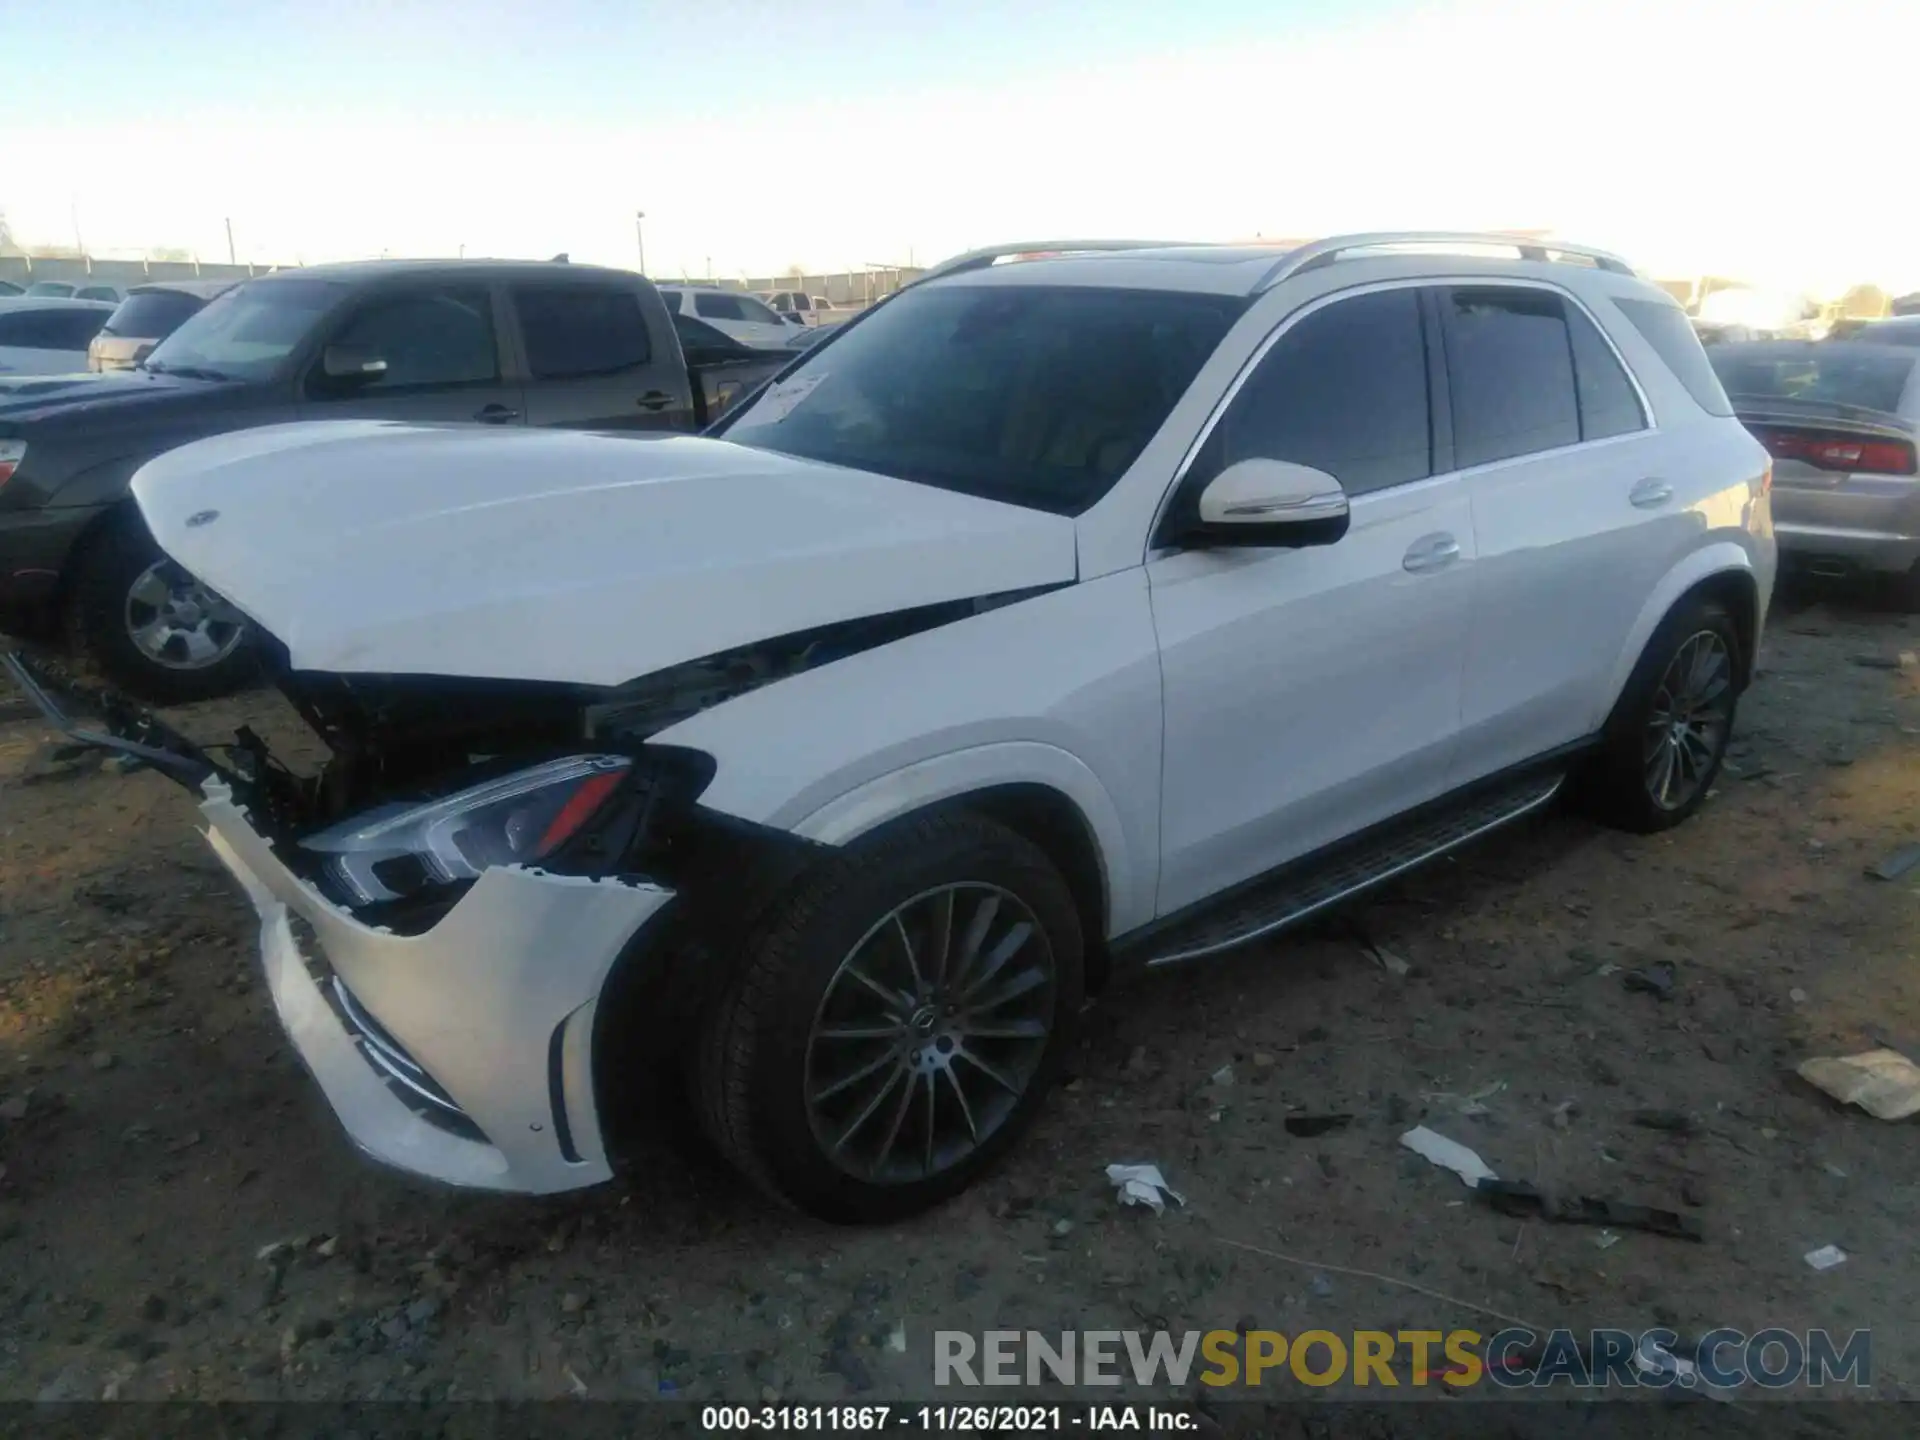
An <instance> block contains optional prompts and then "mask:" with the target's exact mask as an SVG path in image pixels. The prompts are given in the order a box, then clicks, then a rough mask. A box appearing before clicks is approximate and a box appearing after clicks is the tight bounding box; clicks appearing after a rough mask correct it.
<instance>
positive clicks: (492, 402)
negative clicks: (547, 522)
mask: <svg viewBox="0 0 1920 1440" xmlns="http://www.w3.org/2000/svg"><path fill="white" fill-rule="evenodd" d="M496 300H497V296H496V294H495V287H493V286H492V285H489V284H486V283H484V282H474V281H467V280H448V281H444V282H435V281H419V282H410V283H406V284H402V285H386V286H382V287H381V288H379V289H378V290H375V291H372V292H371V293H369V294H368V295H367V296H366V297H365V298H363V299H361V300H359V301H357V302H351V303H349V304H348V305H347V306H346V307H345V309H344V310H343V311H342V312H341V314H340V315H339V316H337V317H336V318H335V320H334V322H333V325H332V328H331V330H330V332H329V333H328V334H327V335H326V336H325V337H324V340H323V343H322V345H321V347H320V350H319V352H318V353H317V354H315V356H314V357H313V359H312V361H311V362H310V363H309V365H308V368H307V373H306V376H305V378H304V380H303V381H302V385H301V396H302V400H303V402H304V405H305V407H306V408H307V410H308V412H309V415H310V417H311V418H312V419H316V420H320V419H335V418H342V419H344V418H359V417H363V416H365V417H372V418H376V419H394V420H442V421H445V420H478V421H481V422H483V423H486V424H492V425H512V424H519V423H521V422H522V411H523V410H524V408H525V406H524V403H523V400H522V397H521V393H520V385H519V383H518V382H517V381H514V380H511V379H509V378H508V373H509V372H508V368H507V366H506V364H505V355H504V352H503V350H502V346H501V339H500V337H501V326H500V324H499V315H498V314H497V311H496ZM329 348H332V349H337V350H339V351H341V352H352V353H355V354H357V355H359V356H361V357H363V358H365V359H367V360H370V361H373V360H377V361H380V362H382V363H383V364H384V365H385V369H384V370H383V371H381V372H379V373H377V374H371V375H368V376H366V377H365V378H361V379H340V378H336V377H333V376H329V375H328V374H327V373H326V370H325V356H326V351H327V350H328V349H329Z"/></svg>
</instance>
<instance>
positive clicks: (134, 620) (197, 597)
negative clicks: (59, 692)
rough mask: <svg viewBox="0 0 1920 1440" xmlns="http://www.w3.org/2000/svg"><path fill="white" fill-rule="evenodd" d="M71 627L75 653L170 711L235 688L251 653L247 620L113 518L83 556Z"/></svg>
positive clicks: (250, 667) (133, 521)
mask: <svg viewBox="0 0 1920 1440" xmlns="http://www.w3.org/2000/svg"><path fill="white" fill-rule="evenodd" d="M69 621H70V624H71V628H72V631H73V637H74V640H75V642H76V644H77V645H78V647H79V649H80V650H81V651H82V652H84V654H85V655H86V657H87V658H88V659H89V660H91V661H92V662H93V663H94V664H95V665H97V666H98V667H99V668H100V671H101V673H102V674H104V675H105V676H106V677H107V678H108V679H109V680H111V681H113V682H114V683H115V684H116V685H118V686H120V687H121V688H122V689H124V690H126V691H127V692H129V693H130V694H132V695H136V696H138V697H139V698H140V699H142V700H148V701H151V702H153V703H154V704H157V705H176V704H181V703H184V702H187V701H192V700H211V699H213V698H215V697H216V696H220V695H226V694H230V693H232V692H233V691H235V690H237V689H239V688H240V687H241V686H242V685H243V684H244V683H246V681H247V680H248V679H249V678H250V677H251V676H252V675H253V673H254V669H255V657H254V653H253V645H252V639H253V637H252V633H251V628H250V627H249V625H248V624H247V621H246V618H245V617H244V616H243V615H241V614H240V612H239V611H237V610H235V609H234V608H233V607H232V606H230V605H228V604H227V602H226V601H224V600H222V599H221V598H220V597H219V596H218V595H216V594H214V593H213V592H212V591H211V590H209V589H207V588H206V586H204V585H202V584H201V583H200V582H199V581H197V580H195V579H194V578H193V577H192V576H191V575H189V574H188V573H187V572H186V571H185V570H183V569H181V568H180V566H179V565H178V564H177V563H175V562H174V561H173V560H172V559H170V558H169V557H168V556H167V555H166V554H164V553H163V552H162V551H161V549H160V547H159V546H158V545H156V544H154V543H153V539H152V537H150V536H149V535H148V534H147V531H146V527H145V526H143V525H142V524H141V523H140V521H139V518H138V517H137V516H134V515H131V514H127V515H119V516H115V517H114V518H113V519H111V520H109V521H108V524H107V528H106V529H105V530H104V531H103V532H102V533H101V534H99V535H98V536H96V537H95V538H94V539H93V541H92V543H91V544H89V545H88V546H87V548H86V550H85V551H84V552H83V553H82V554H81V556H80V559H79V564H78V567H77V569H76V571H75V574H74V583H73V596H72V605H71V610H70V613H69Z"/></svg>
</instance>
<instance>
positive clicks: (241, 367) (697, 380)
mask: <svg viewBox="0 0 1920 1440" xmlns="http://www.w3.org/2000/svg"><path fill="white" fill-rule="evenodd" d="M80 303H81V302H76V301H31V300H24V299H22V300H17V301H12V302H0V306H3V305H7V304H12V305H17V306H25V307H34V306H41V305H54V306H63V307H76V306H78V305H79V304H80ZM36 313H37V312H36ZM61 313H62V314H63V315H68V316H70V315H71V313H72V312H71V311H70V310H69V311H62V312H61ZM108 313H111V314H112V317H113V318H112V319H111V320H110V321H107V323H106V328H105V331H104V332H102V334H103V336H104V344H101V345H100V347H99V350H98V351H97V352H96V353H97V354H98V358H99V368H101V369H103V370H106V371H108V372H109V373H105V374H98V375H73V374H71V373H68V374H67V375H66V377H65V378H43V379H19V380H12V381H8V380H5V379H3V378H0V628H5V629H7V630H9V631H11V632H12V633H15V634H26V635H29V636H43V637H44V636H52V635H54V634H57V633H59V632H61V631H63V630H64V631H65V632H67V633H68V634H69V635H71V636H73V637H75V638H77V639H78V641H79V642H80V644H81V645H82V647H83V648H84V649H85V651H86V652H87V653H88V654H89V655H90V656H91V658H92V659H93V660H94V661H95V662H96V663H97V664H98V665H99V666H100V667H101V669H102V670H103V671H105V673H107V674H108V675H109V676H111V677H112V678H113V679H114V680H115V681H116V682H117V683H118V684H120V685H122V686H124V687H125V688H126V689H128V690H129V691H131V692H133V693H134V694H136V695H139V696H141V697H143V698H146V699H150V700H157V701H179V700H188V699H195V698H201V697H205V696H210V695H215V694H220V693H223V692H225V691H227V690H229V689H231V688H233V687H234V686H235V685H236V684H238V683H240V681H241V680H242V679H243V678H244V677H245V676H247V675H248V674H250V673H252V670H253V667H254V664H255V656H254V654H253V651H252V647H251V645H250V643H249V626H248V625H247V622H246V618H245V616H244V615H243V614H241V613H240V612H238V611H236V610H234V609H233V607H232V606H230V605H228V604H227V603H226V602H225V601H224V600H223V599H222V597H221V596H220V595H219V594H217V593H216V592H214V591H209V590H208V589H206V588H205V587H204V586H203V585H202V584H200V583H199V581H197V580H196V579H195V578H194V577H193V576H191V575H190V574H188V573H187V572H186V571H184V570H183V569H182V568H181V567H180V566H179V565H178V564H176V563H175V562H174V561H173V560H172V559H170V558H169V557H167V556H165V555H163V554H162V553H161V552H160V551H159V550H158V549H156V547H155V545H154V542H153V540H152V537H151V536H150V535H149V533H148V531H147V529H146V527H145V525H144V524H143V523H142V522H141V521H140V518H139V516H138V514H137V513H136V511H135V510H134V507H133V506H132V504H131V503H130V501H129V499H128V489H127V487H128V483H129V481H130V480H131V478H132V476H133V475H134V474H135V472H137V471H138V470H139V469H140V467H141V466H142V465H144V464H146V463H147V462H148V461H150V460H152V459H153V458H154V457H155V456H156V455H158V454H160V453H162V452H164V451H166V450H169V449H171V448H173V447H175V446H178V445H182V444H185V443H187V442H189V441H192V440H196V439H199V438H201V437H203V436H207V435H213V434H218V433H221V432H224V431H229V430H236V429H243V428H253V427H257V426H263V425H272V424H277V423H281V422H286V421H295V420H303V419H322V418H325V419H344V418H356V419H382V420H388V419H400V420H426V421H435V422H445V421H477V422H480V423H483V424H486V425H493V426H508V427H513V426H522V425H532V426H549V427H560V428H569V429H596V430H608V431H616V432H634V433H645V432H656V431H657V432H671V431H679V432H686V431H692V430H695V429H698V428H700V427H701V426H703V425H705V424H706V423H708V422H709V421H711V420H712V419H714V418H715V417H716V416H717V415H718V414H719V413H720V412H721V411H723V410H724V409H725V408H726V406H727V405H728V404H730V403H731V402H732V401H733V400H734V399H736V398H738V397H739V396H740V395H741V394H743V393H745V392H746V391H748V390H750V389H752V388H753V387H755V386H757V385H758V384H759V383H761V382H762V381H763V380H765V379H766V378H767V377H768V376H770V375H772V374H773V373H774V372H775V371H777V370H779V369H780V368H781V367H782V366H784V365H785V364H787V363H788V362H789V361H790V360H791V359H792V358H793V352H792V351H790V350H788V349H786V348H784V347H783V348H780V349H776V350H771V351H769V350H756V349H754V348H752V347H751V346H750V345H748V344H743V343H742V342H741V341H739V340H738V339H735V338H733V337H732V336H729V335H727V334H725V333H722V331H721V330H720V329H719V328H718V327H717V325H714V324H710V323H709V322H706V321H704V320H701V319H699V318H696V317H695V316H693V315H689V314H685V313H677V314H676V313H670V312H669V309H668V306H667V304H666V303H665V302H664V300H663V297H662V292H660V291H658V290H656V289H655V288H654V287H653V286H652V285H651V284H649V283H648V282H647V281H646V280H644V279H642V278H641V277H639V276H637V275H634V274H632V273H630V272H625V271H618V270H601V269H596V268H593V267H589V266H579V265H570V264H554V263H520V264H512V263H494V262H483V261H456V262H411V261H395V262H367V263H361V264H349V265H339V266H318V267H312V268H308V269H304V270H300V271H297V272H289V273H285V274H278V275H272V276H265V277H262V278H259V279H256V280H252V281H249V282H247V283H246V284H243V285H239V286H236V287H232V288H217V289H214V290H201V291H197V292H196V291H186V290H182V289H181V288H180V287H178V286H172V285H169V286H164V287H153V288H151V289H146V288H143V290H142V291H141V292H140V293H136V294H134V295H132V296H130V297H129V298H128V300H127V302H126V303H125V305H123V306H122V307H121V308H120V310H118V311H114V310H112V308H111V307H108V306H98V307H94V311H93V313H91V314H90V317H89V323H90V325H91V331H89V333H88V335H87V336H85V337H81V336H80V335H79V334H78V333H77V331H76V333H75V334H74V335H73V336H72V337H69V338H70V339H72V341H73V342H74V348H73V349H72V350H71V351H66V352H62V353H63V354H70V355H71V356H73V357H74V360H75V361H76V362H77V360H78V358H79V357H80V356H81V355H83V354H84V353H85V351H86V348H87V344H88V342H89V340H91V339H92V338H93V334H92V332H98V331H101V322H102V321H103V320H105V319H106V315H107V314H108ZM5 323H6V319H5V316H4V314H3V313H0V325H4V324H5ZM63 323H68V324H76V325H77V321H74V320H72V319H71V318H69V319H67V320H66V321H64V322H63ZM170 325H171V326H175V327H177V328H173V329H171V331H170V333H166V334H165V336H164V338H162V339H160V340H159V341H158V343H157V344H153V343H152V342H151V341H150V340H149V338H148V336H149V335H150V334H152V333H153V332H158V331H162V330H165V329H166V328H167V327H168V326H170ZM791 333H792V332H791V331H790V329H789V328H788V327H786V326H784V325H782V326H781V335H782V338H783V339H784V338H785V337H786V336H787V335H789V334H791ZM149 347H150V348H149ZM129 357H131V359H130V361H129ZM123 363H130V364H131V367H132V368H115V367H117V366H121V365H122V364H123ZM58 368H59V369H60V370H61V371H64V372H72V371H77V370H79V369H80V368H81V365H80V364H79V363H63V364H61V365H60V366H58Z"/></svg>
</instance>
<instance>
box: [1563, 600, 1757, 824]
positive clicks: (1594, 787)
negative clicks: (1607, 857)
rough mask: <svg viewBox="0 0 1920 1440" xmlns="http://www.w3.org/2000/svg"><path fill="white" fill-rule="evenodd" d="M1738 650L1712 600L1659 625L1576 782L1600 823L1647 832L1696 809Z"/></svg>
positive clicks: (1725, 712)
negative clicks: (1587, 766)
mask: <svg viewBox="0 0 1920 1440" xmlns="http://www.w3.org/2000/svg"><path fill="white" fill-rule="evenodd" d="M1741 643H1742V637H1741V634H1740V631H1739V628H1738V627H1737V626H1736V625H1735V623H1734V620H1733V617H1732V616H1731V615H1730V614H1729V613H1728V611H1727V609H1726V607H1725V606H1723V605H1721V604H1720V603H1719V602H1718V601H1716V600H1708V599H1704V598H1694V599H1691V600H1687V601H1683V602H1682V603H1681V604H1680V605H1679V606H1678V607H1676V608H1675V609H1674V611H1673V613H1672V614H1670V615H1668V616H1667V618H1666V620H1665V621H1663V622H1662V623H1661V625H1660V628H1659V629H1658V630H1656V631H1655V632H1654V636H1653V639H1652V640H1651V641H1650V642H1648V645H1647V648H1646V651H1645V653H1643V654H1642V655H1641V657H1640V663H1639V664H1638V665H1637V666H1636V667H1635V668H1634V672H1633V674H1632V676H1631V677H1630V678H1629V679H1628V681H1627V686H1626V689H1625V691H1624V692H1623V693H1622V694H1621V697H1620V701H1619V704H1618V705H1617V706H1616V707H1615V709H1614V713H1613V717H1612V719H1611V720H1609V721H1608V723H1607V729H1606V732H1605V735H1604V737H1603V745H1602V748H1601V751H1600V754H1599V756H1598V757H1597V762H1596V764H1595V765H1594V767H1593V770H1592V772H1591V773H1590V774H1589V775H1587V776H1586V777H1585V780H1586V787H1585V788H1586V791H1587V795H1588V798H1589V801H1590V802H1591V805H1592V807H1593V808H1594V809H1595V810H1596V811H1597V812H1598V813H1599V814H1600V816H1601V818H1603V819H1605V820H1608V821H1610V822H1611V823H1613V824H1616V825H1619V826H1620V827H1622V828H1623V829H1627V830H1637V831H1642V832H1651V831H1655V830H1665V829H1667V828H1668V827H1669V826H1672V825H1677V824H1679V823H1680V822H1681V821H1682V820H1684V819H1686V818H1687V816H1689V815H1691V814H1692V813H1693V812H1694V811H1695V810H1697V809H1699V808H1700V804H1701V802H1702V801H1704V800H1705V799H1706V796H1707V791H1708V790H1709V789H1711V788H1712V785H1713V781H1714V777H1715V776H1717V775H1718V774H1719V773H1720V762H1721V760H1722V759H1723V758H1724V757H1725V755H1726V752H1727V741H1728V739H1729V737H1730V736H1731V735H1732V733H1733V717H1734V710H1735V707H1736V706H1737V705H1738V703H1739V699H1740V684H1741V650H1740V647H1741Z"/></svg>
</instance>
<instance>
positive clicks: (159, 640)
mask: <svg viewBox="0 0 1920 1440" xmlns="http://www.w3.org/2000/svg"><path fill="white" fill-rule="evenodd" d="M126 624H127V636H128V638H129V639H131V640H132V641H133V644H134V648H136V649H137V650H139V652H140V653H141V654H142V655H143V656H145V657H146V658H147V659H149V660H151V661H153V663H154V664H156V665H162V666H165V667H166V668H167V669H169V670H205V669H207V668H209V667H210V666H214V665H218V664H219V663H220V662H221V661H222V660H225V659H226V658H227V657H228V656H229V655H231V654H233V652H234V651H235V650H237V649H239V648H240V643H241V641H243V640H244V639H245V638H246V621H245V620H244V619H243V618H242V617H241V615H240V612H239V611H237V610H235V609H234V608H233V607H232V606H231V605H229V604H227V602H226V601H224V600H222V599H221V598H220V597H219V596H218V595H216V594H214V593H213V592H212V591H211V590H209V589H208V588H207V587H206V586H204V585H202V584H201V583H200V582H199V581H198V580H195V579H194V578H193V577H192V576H191V575H189V574H188V573H187V572H186V571H185V570H182V569H181V568H180V567H179V566H178V565H176V564H175V563H174V562H173V561H171V560H156V561H155V562H154V563H153V564H151V565H149V566H148V567H147V568H146V569H145V570H143V571H141V572H140V574H139V575H138V576H137V577H136V578H135V579H134V582H133V584H132V585H131V586H129V587H128V589H127V603H126Z"/></svg>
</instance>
